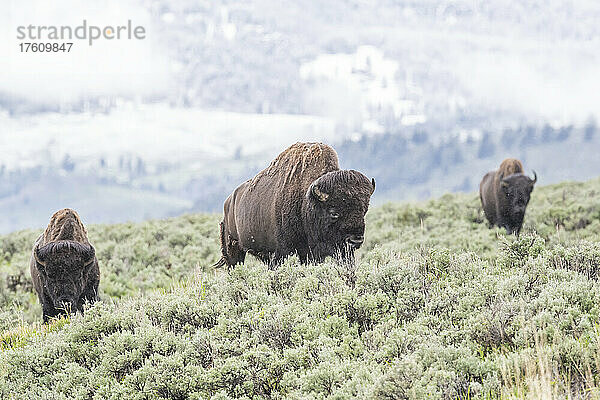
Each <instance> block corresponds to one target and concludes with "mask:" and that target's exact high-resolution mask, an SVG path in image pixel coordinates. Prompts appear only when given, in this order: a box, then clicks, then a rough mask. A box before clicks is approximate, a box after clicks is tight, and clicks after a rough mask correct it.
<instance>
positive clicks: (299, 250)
mask: <svg viewBox="0 0 600 400" xmlns="http://www.w3.org/2000/svg"><path fill="white" fill-rule="evenodd" d="M374 190H375V180H374V179H373V180H369V179H368V178H367V177H366V176H364V175H363V174H361V173H360V172H357V171H354V170H340V168H339V164H338V157H337V153H336V152H335V150H333V149H332V148H331V147H330V146H328V145H325V144H322V143H296V144H294V145H292V146H290V147H289V148H288V149H286V150H285V151H284V152H283V153H281V154H280V155H279V156H277V158H276V159H275V160H274V161H273V162H271V164H270V165H269V166H268V167H267V168H266V169H264V170H263V171H261V172H259V173H258V174H257V175H256V176H255V177H254V178H253V179H250V180H248V181H246V182H244V183H242V184H241V185H240V186H239V187H238V188H237V189H235V190H234V191H233V193H232V194H231V195H230V196H229V197H228V198H227V200H225V204H224V207H223V208H224V218H223V222H221V252H222V258H221V260H220V261H219V262H218V263H217V265H227V266H233V265H235V264H238V263H242V262H244V259H245V256H246V253H250V254H252V255H254V256H256V257H258V258H259V259H260V260H262V261H263V262H265V263H267V264H277V263H280V262H281V261H282V260H283V259H284V258H285V257H286V256H288V255H290V254H294V253H296V254H298V257H299V258H300V261H301V262H302V263H306V262H309V261H315V262H320V261H322V260H323V259H324V258H325V257H327V256H334V257H338V258H340V259H344V260H351V259H352V258H353V255H354V250H355V249H358V248H359V247H360V246H361V245H362V243H363V241H364V232H365V222H364V216H365V214H366V212H367V209H368V207H369V199H370V198H371V195H372V194H373V191H374Z"/></svg>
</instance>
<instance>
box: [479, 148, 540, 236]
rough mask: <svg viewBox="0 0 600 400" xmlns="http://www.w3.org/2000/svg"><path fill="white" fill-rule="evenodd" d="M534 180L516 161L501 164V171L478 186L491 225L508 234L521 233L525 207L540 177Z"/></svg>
mask: <svg viewBox="0 0 600 400" xmlns="http://www.w3.org/2000/svg"><path fill="white" fill-rule="evenodd" d="M533 176H534V178H533V179H531V178H529V177H528V176H526V175H524V174H523V164H521V161H519V160H517V159H514V158H507V159H506V160H504V161H502V164H500V168H499V169H498V170H496V171H490V172H488V173H487V174H485V176H484V177H483V179H482V180H481V183H480V184H479V197H480V199H481V205H482V206H483V211H484V213H485V216H486V218H487V220H488V221H489V223H490V226H493V225H497V226H499V227H501V228H505V229H506V232H507V233H508V234H513V233H515V234H519V232H520V231H521V226H522V225H523V218H524V217H525V208H526V207H527V203H529V197H530V195H531V191H532V190H533V186H534V185H535V183H536V182H537V174H536V173H535V171H533Z"/></svg>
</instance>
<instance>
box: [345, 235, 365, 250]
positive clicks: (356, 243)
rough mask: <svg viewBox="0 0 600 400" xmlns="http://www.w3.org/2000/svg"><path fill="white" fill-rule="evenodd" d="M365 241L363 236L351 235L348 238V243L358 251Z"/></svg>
mask: <svg viewBox="0 0 600 400" xmlns="http://www.w3.org/2000/svg"><path fill="white" fill-rule="evenodd" d="M364 241H365V237H364V236H363V235H350V236H348V237H347V238H346V243H348V244H349V245H350V246H352V247H354V248H356V249H358V248H359V247H360V246H361V245H362V244H363V242H364Z"/></svg>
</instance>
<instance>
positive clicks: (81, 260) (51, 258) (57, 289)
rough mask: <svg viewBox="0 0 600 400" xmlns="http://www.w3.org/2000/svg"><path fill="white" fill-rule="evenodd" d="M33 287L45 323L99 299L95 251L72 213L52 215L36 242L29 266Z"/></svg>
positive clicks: (75, 214) (98, 273) (65, 211)
mask: <svg viewBox="0 0 600 400" xmlns="http://www.w3.org/2000/svg"><path fill="white" fill-rule="evenodd" d="M30 270H31V278H32V280H33V286H34V288H35V290H36V292H37V294H38V298H39V299H40V303H41V304H42V309H43V315H44V322H47V321H48V320H49V319H50V318H52V317H56V316H58V315H60V314H66V313H67V312H75V311H82V310H83V305H84V304H85V302H88V301H89V302H93V301H96V300H97V299H98V283H99V282H100V270H99V268H98V260H97V259H96V252H95V250H94V247H92V245H91V244H90V242H89V241H88V237H87V231H86V230H85V227H84V226H83V224H82V223H81V220H80V219H79V215H77V213H76V212H75V211H74V210H71V209H68V208H65V209H63V210H60V211H57V212H56V213H54V215H53V216H52V218H51V219H50V223H49V224H48V227H47V228H46V230H45V231H44V233H43V234H42V235H40V237H39V238H38V239H37V240H36V242H35V245H34V246H33V251H32V254H31V262H30Z"/></svg>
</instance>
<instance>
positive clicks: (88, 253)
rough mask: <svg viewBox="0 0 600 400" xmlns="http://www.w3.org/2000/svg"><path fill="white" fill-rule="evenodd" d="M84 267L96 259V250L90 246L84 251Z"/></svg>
mask: <svg viewBox="0 0 600 400" xmlns="http://www.w3.org/2000/svg"><path fill="white" fill-rule="evenodd" d="M84 255H85V260H86V261H85V265H88V264H91V263H92V262H93V261H94V259H95V258H96V249H94V246H92V245H91V244H89V245H88V248H87V249H86V250H85V253H84Z"/></svg>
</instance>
